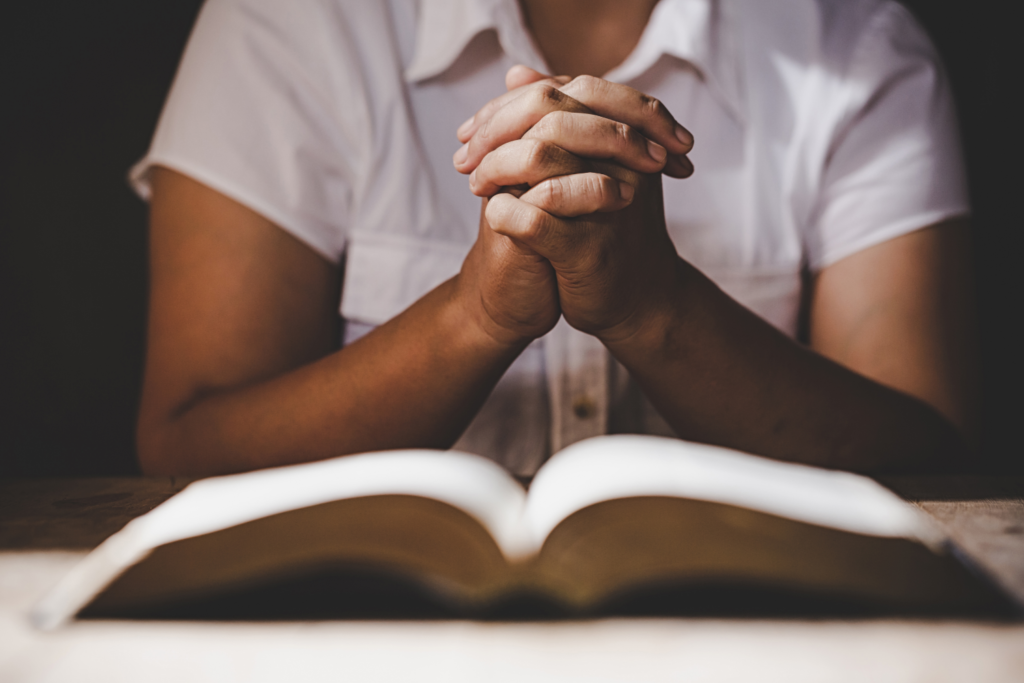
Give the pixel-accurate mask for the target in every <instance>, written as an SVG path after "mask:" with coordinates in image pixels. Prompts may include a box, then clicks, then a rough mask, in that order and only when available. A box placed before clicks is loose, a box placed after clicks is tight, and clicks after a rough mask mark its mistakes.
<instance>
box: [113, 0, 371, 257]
mask: <svg viewBox="0 0 1024 683" xmlns="http://www.w3.org/2000/svg"><path fill="white" fill-rule="evenodd" d="M327 5H328V3H320V2H315V1H313V0H311V1H307V2H300V3H292V2H280V1H279V0H210V1H209V2H207V3H206V5H205V6H204V8H203V10H202V12H201V14H200V16H199V18H198V20H197V23H196V26H195V29H194V30H193V33H192V36H191V38H190V40H189V43H188V46H187V48H186V51H185V54H184V56H183V58H182V62H181V65H180V67H179V70H178V73H177V76H176V77H175V81H174V85H173V87H172V89H171V92H170V94H169V96H168V100H167V103H166V105H165V107H164V111H163V113H162V115H161V118H160V122H159V124H158V126H157V131H156V134H155V136H154V139H153V142H152V144H151V147H150V150H149V152H148V153H147V155H146V156H145V157H144V158H143V159H142V160H141V161H140V162H139V163H138V164H137V165H136V166H135V167H134V168H133V169H132V171H131V174H130V181H131V183H132V186H133V187H134V188H135V190H136V191H137V192H138V193H139V194H140V195H141V196H142V197H143V198H146V199H148V197H149V194H150V186H149V173H150V171H151V169H152V168H153V167H154V166H156V165H160V166H166V167H169V168H171V169H174V170H176V171H178V172H180V173H183V174H185V175H188V176H190V177H192V178H194V179H195V180H198V181H199V182H201V183H203V184H205V185H208V186H209V187H211V188H213V189H215V190H217V191H218V192H221V193H223V194H224V195H226V196H228V197H231V198H232V199H234V200H236V201H238V202H240V203H242V204H244V205H245V206H248V207H249V208H251V209H253V210H254V211H256V212H257V213H260V214H261V215H263V216H264V217H266V218H268V219H269V220H271V221H273V222H274V223H276V224H278V225H279V226H281V227H282V228H283V229H285V230H286V231H288V232H290V233H292V234H293V235H295V236H296V237H297V238H299V239H300V240H302V241H303V242H305V243H306V244H308V245H309V246H311V247H312V248H313V249H315V250H316V251H317V252H319V253H321V254H322V255H324V256H325V257H327V258H329V259H331V260H333V261H337V260H338V259H339V258H340V256H341V253H342V250H343V249H344V246H345V236H346V233H347V231H348V228H349V223H350V214H351V211H352V203H353V200H352V196H353V187H354V185H355V183H356V179H357V178H358V177H359V174H360V170H359V169H360V166H361V164H362V160H363V159H364V158H365V157H366V151H365V149H364V145H363V144H362V143H361V137H365V136H360V135H359V133H358V131H359V130H360V128H361V127H364V126H365V122H363V121H362V119H363V118H365V96H364V95H363V93H362V92H361V90H360V87H359V85H358V79H356V78H353V77H352V76H351V75H350V74H351V73H352V71H353V70H352V69H347V68H346V64H345V61H346V59H347V54H346V52H345V49H344V45H343V44H340V43H339V40H338V39H337V37H336V33H337V32H336V31H335V35H334V36H332V33H331V30H330V28H331V23H332V22H336V21H337V20H338V19H337V18H336V17H335V16H331V15H330V13H329V11H327V10H326V9H325V7H326V6H327Z"/></svg>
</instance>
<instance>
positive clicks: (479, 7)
mask: <svg viewBox="0 0 1024 683" xmlns="http://www.w3.org/2000/svg"><path fill="white" fill-rule="evenodd" d="M492 29H493V30H494V31H496V33H497V34H498V41H499V43H500V44H501V48H502V50H504V52H505V54H507V55H509V56H510V57H512V59H513V61H515V62H517V63H520V64H526V65H527V66H529V67H531V68H534V69H537V70H538V71H545V70H546V68H547V67H546V65H545V64H544V60H543V59H542V58H541V57H540V55H539V54H538V53H537V49H536V48H535V47H534V46H533V39H532V38H531V37H530V35H529V32H528V31H527V29H526V25H525V23H524V21H523V15H522V11H521V10H520V8H519V3H518V2H517V0H421V2H420V14H419V17H418V18H417V23H416V46H415V49H414V52H413V56H412V61H410V63H409V66H408V67H407V68H406V70H405V78H406V80H407V81H409V82H412V83H414V82H417V81H423V80H426V79H428V78H432V77H434V76H437V75H439V74H441V73H442V72H444V71H445V70H446V69H447V68H448V67H450V66H451V65H452V64H453V63H454V62H455V60H456V59H458V57H459V55H460V54H462V51H463V50H464V49H465V48H466V46H467V45H468V44H469V42H470V41H471V40H472V39H473V38H474V37H475V36H476V35H478V34H479V33H481V32H483V31H487V30H492Z"/></svg>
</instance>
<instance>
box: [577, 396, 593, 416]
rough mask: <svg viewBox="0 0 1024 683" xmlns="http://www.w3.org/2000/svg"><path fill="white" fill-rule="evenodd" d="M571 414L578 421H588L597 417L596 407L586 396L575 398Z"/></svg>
mask: <svg viewBox="0 0 1024 683" xmlns="http://www.w3.org/2000/svg"><path fill="white" fill-rule="evenodd" d="M572 413H573V415H575V416H576V417H577V418H579V419H580V420H589V419H591V418H592V417H595V416H596V415H597V406H596V405H594V402H593V401H591V400H590V398H589V397H587V396H577V397H576V398H575V399H574V400H573V402H572Z"/></svg>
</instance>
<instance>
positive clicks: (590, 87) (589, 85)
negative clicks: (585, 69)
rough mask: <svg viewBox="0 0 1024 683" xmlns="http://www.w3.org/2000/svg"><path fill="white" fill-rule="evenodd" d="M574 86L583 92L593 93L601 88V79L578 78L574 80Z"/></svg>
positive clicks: (591, 77)
mask: <svg viewBox="0 0 1024 683" xmlns="http://www.w3.org/2000/svg"><path fill="white" fill-rule="evenodd" d="M572 84H573V86H574V87H575V88H578V89H579V90H581V91H582V92H588V93H592V92H595V91H596V90H598V89H599V88H600V84H601V79H600V78H597V77H596V76H590V75H583V76H577V77H576V78H574V79H573V80H572Z"/></svg>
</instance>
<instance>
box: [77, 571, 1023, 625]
mask: <svg viewBox="0 0 1024 683" xmlns="http://www.w3.org/2000/svg"><path fill="white" fill-rule="evenodd" d="M80 617H81V618H87V619H89V618H100V619H105V618H119V619H125V618H127V619H144V620H154V619H157V620H211V621H281V620H284V621H296V620H297V621H310V620H448V619H475V620H483V621H551V620H561V619H579V618H585V619H588V618H601V617H725V618H741V617H742V618H752V617H756V618H783V619H797V618H799V619H806V618H843V619H868V618H879V617H918V618H921V617H924V618H938V617H944V618H949V617H953V618H971V619H990V620H1000V621H1003V620H1018V619H1020V614H1019V613H1018V611H1017V609H1016V608H1015V607H1014V605H1013V604H1012V603H1011V602H1010V601H1009V600H1008V599H1007V598H1006V597H1005V596H1003V595H1002V594H1001V593H1000V592H998V591H997V590H996V589H994V588H993V589H992V590H991V592H990V593H989V594H988V595H986V596H985V598H984V599H982V600H980V601H979V602H978V603H977V604H975V605H972V606H971V607H969V608H965V607H956V608H951V607H949V606H948V605H947V606H943V605H911V604H899V603H897V602H884V603H883V602H878V601H869V600H863V599H851V598H849V597H844V596H835V595H822V594H814V593H810V592H808V591H806V590H791V589H780V588H778V587H764V586H750V585H736V584H729V583H724V582H706V583H702V584H693V583H689V584H687V585H673V584H662V585H649V586H647V587H645V588H642V589H639V590H632V591H630V592H628V593H623V594H620V595H617V596H614V597H613V598H611V599H610V600H608V601H606V602H605V603H604V604H602V605H600V606H599V607H597V608H596V609H592V610H588V611H586V612H578V611H571V610H568V609H566V608H565V607H563V606H561V605H559V604H557V603H555V602H553V601H551V600H548V599H545V598H543V597H540V596H535V595H519V596H515V597H513V598H509V599H505V600H502V601H500V602H498V603H494V604H490V605H488V606H486V607H483V608H479V607H477V608H473V607H460V606H459V605H457V604H456V603H454V602H452V601H450V600H446V599H444V596H443V595H441V594H439V593H438V592H437V591H430V590H427V589H425V588H424V587H423V586H422V585H421V584H418V583H416V582H414V581H411V580H407V579H403V578H401V577H394V576H382V575H380V574H379V573H370V572H359V571H346V572H343V573H340V572H338V571H332V572H330V573H322V574H316V575H311V576H308V577H305V578H302V579H291V580H288V581H282V582H279V583H274V584H270V585H264V586H260V587H257V588H249V589H243V590H237V591H234V592H231V593H228V594H219V595H217V596H213V597H207V598H203V599H193V600H186V601H176V602H174V603H172V604H163V605H158V606H150V607H146V608H136V609H134V610H125V611H103V612H101V611H95V610H94V611H89V610H87V611H86V612H84V613H83V614H81V615H80Z"/></svg>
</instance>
